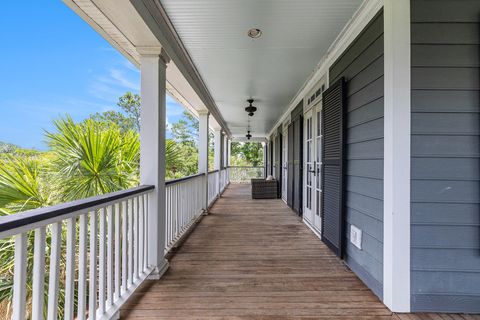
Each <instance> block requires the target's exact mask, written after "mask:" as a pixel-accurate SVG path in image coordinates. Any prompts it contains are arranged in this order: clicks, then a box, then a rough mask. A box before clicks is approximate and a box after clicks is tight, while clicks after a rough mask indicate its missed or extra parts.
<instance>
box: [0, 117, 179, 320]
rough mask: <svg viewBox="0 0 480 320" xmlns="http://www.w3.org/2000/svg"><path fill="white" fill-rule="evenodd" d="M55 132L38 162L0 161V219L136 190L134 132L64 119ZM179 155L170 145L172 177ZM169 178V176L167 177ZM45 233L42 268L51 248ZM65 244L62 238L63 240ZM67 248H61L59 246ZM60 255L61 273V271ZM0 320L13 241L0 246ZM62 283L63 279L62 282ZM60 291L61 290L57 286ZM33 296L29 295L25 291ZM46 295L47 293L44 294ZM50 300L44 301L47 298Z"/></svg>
mask: <svg viewBox="0 0 480 320" xmlns="http://www.w3.org/2000/svg"><path fill="white" fill-rule="evenodd" d="M54 125H55V128H56V132H53V133H51V132H46V134H45V135H46V141H47V144H48V146H49V147H50V149H51V151H50V152H49V153H48V154H43V155H42V156H37V157H25V156H23V157H13V156H7V157H6V158H5V159H3V160H0V215H7V214H14V213H17V212H21V211H26V210H31V209H35V208H39V207H45V206H49V205H53V204H57V203H61V202H66V201H72V200H76V199H82V198H86V197H91V196H96V195H100V194H105V193H109V192H113V191H118V190H122V189H127V188H131V187H134V186H137V185H138V184H139V180H140V179H139V163H140V140H139V135H138V133H137V132H135V131H132V130H128V131H126V132H123V131H121V130H120V128H119V127H118V126H117V125H115V124H113V123H109V124H108V125H105V123H104V122H100V121H95V120H92V119H88V120H85V121H84V122H81V123H75V122H74V121H73V120H72V118H70V117H68V116H67V117H65V118H60V119H58V120H56V121H54ZM181 151H182V150H181V149H179V147H178V145H177V144H176V143H175V142H174V141H172V140H168V141H167V143H166V150H165V157H166V167H167V172H169V171H172V172H173V171H174V170H175V168H176V167H177V165H178V163H180V162H181V159H182V152H181ZM167 176H171V174H167ZM49 239H50V233H49V232H48V231H47V241H46V247H47V248H46V249H47V251H46V252H47V256H46V266H47V267H48V260H49V256H48V252H49V248H50V240H49ZM28 241H29V242H28V246H27V247H28V252H27V259H28V260H27V277H28V279H27V283H28V284H31V279H32V276H33V243H34V237H33V233H32V232H31V233H29V236H28ZM62 241H65V235H63V236H62ZM62 248H65V243H63V244H62ZM63 254H64V252H62V257H61V264H62V266H61V270H65V266H64V264H65V257H64V256H63ZM0 261H1V263H0V314H2V316H0V319H3V315H5V319H7V317H9V313H10V305H9V304H10V301H11V299H12V295H13V266H14V241H13V238H7V239H2V240H0ZM60 281H61V282H63V281H64V279H63V277H61V279H60ZM60 287H61V288H64V285H63V284H61V285H60ZM28 292H29V293H30V294H31V290H28ZM46 294H48V293H47V291H46ZM46 300H48V296H46ZM62 302H63V292H60V296H59V303H60V304H59V317H60V316H61V315H62V314H63V309H62Z"/></svg>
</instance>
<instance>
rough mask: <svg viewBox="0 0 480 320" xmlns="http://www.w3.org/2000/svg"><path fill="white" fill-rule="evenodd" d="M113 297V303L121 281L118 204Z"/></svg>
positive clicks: (118, 204)
mask: <svg viewBox="0 0 480 320" xmlns="http://www.w3.org/2000/svg"><path fill="white" fill-rule="evenodd" d="M114 215H115V297H114V301H117V300H118V299H119V298H120V283H121V281H122V279H121V278H120V270H121V265H120V255H121V253H120V249H121V243H120V215H121V212H120V203H119V202H117V203H115V212H114Z"/></svg>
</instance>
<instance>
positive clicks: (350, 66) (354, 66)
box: [330, 14, 384, 297]
mask: <svg viewBox="0 0 480 320" xmlns="http://www.w3.org/2000/svg"><path fill="white" fill-rule="evenodd" d="M383 64H384V62H383V14H379V15H378V16H377V17H375V18H374V19H373V20H372V21H371V22H370V24H369V25H368V26H367V27H366V28H365V30H363V32H362V33H361V34H360V35H359V36H358V38H357V39H356V40H355V41H354V42H353V43H352V45H351V46H350V47H349V48H348V49H347V50H346V51H345V52H344V53H343V54H342V56H340V57H339V59H338V60H337V61H336V62H335V63H334V64H333V65H332V67H331V68H330V83H334V82H335V81H336V80H337V79H339V78H340V77H345V79H346V82H347V87H346V90H347V108H346V109H347V115H346V127H347V130H346V137H345V141H346V175H347V177H346V184H345V201H346V209H345V210H346V212H345V219H346V238H347V240H346V241H345V243H346V247H345V252H346V254H345V261H346V263H347V264H348V265H349V266H350V268H351V269H352V270H353V271H354V272H355V273H356V274H357V275H358V276H359V277H360V278H361V279H362V280H363V281H364V282H365V283H366V284H367V285H368V286H369V287H370V288H371V289H372V290H373V292H375V294H376V295H378V296H379V297H382V296H383V285H382V284H383V73H384V71H383V69H384V67H383ZM351 225H355V226H356V227H358V228H360V229H361V230H362V250H359V249H358V248H357V247H355V246H353V245H352V244H351V243H350V241H349V239H348V238H349V236H350V234H349V230H350V226H351Z"/></svg>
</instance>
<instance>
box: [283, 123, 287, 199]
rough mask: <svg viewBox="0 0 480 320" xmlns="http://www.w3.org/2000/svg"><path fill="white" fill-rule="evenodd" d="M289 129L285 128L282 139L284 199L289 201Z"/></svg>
mask: <svg viewBox="0 0 480 320" xmlns="http://www.w3.org/2000/svg"><path fill="white" fill-rule="evenodd" d="M287 148H288V129H287V128H285V129H284V130H283V140H282V162H283V163H282V180H283V181H282V199H283V201H285V202H287V189H288V186H287V179H288V153H287V152H288V149H287Z"/></svg>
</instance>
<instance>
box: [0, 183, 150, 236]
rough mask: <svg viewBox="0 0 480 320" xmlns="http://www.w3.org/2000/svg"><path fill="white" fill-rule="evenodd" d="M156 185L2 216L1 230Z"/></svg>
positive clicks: (110, 199)
mask: <svg viewBox="0 0 480 320" xmlns="http://www.w3.org/2000/svg"><path fill="white" fill-rule="evenodd" d="M154 189H155V186H139V187H135V188H131V189H127V190H121V191H116V192H111V193H107V194H104V195H100V196H95V197H90V198H86V199H81V200H75V201H70V202H66V203H61V204H57V205H54V206H50V207H44V208H38V209H34V210H29V211H25V212H19V213H15V214H11V215H7V216H3V217H0V232H5V231H9V230H12V229H17V228H20V227H23V226H26V225H29V224H32V223H36V222H40V221H44V220H48V219H52V218H58V217H60V216H63V215H68V214H70V213H73V212H77V211H81V210H86V209H89V208H92V207H97V206H101V205H102V204H107V203H111V202H113V201H115V200H120V199H124V198H129V197H132V196H134V195H137V194H140V193H145V192H148V191H151V190H154Z"/></svg>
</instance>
